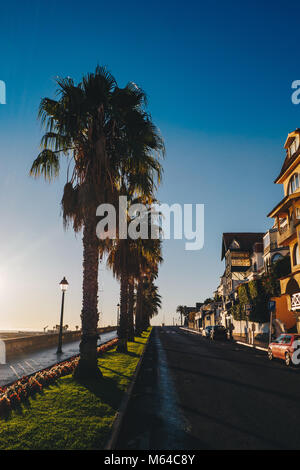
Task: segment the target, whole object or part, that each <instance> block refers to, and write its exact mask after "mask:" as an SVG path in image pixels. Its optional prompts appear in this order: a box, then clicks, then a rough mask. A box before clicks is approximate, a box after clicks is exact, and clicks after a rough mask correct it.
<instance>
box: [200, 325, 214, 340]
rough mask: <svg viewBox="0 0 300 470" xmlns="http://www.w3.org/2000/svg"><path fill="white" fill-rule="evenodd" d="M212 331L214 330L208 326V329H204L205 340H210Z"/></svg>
mask: <svg viewBox="0 0 300 470" xmlns="http://www.w3.org/2000/svg"><path fill="white" fill-rule="evenodd" d="M211 329H212V326H207V327H206V328H203V330H202V336H204V337H205V338H209V337H210V330H211Z"/></svg>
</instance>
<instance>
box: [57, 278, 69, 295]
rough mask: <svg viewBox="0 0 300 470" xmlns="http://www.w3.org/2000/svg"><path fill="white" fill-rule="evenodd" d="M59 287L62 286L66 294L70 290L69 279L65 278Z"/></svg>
mask: <svg viewBox="0 0 300 470" xmlns="http://www.w3.org/2000/svg"><path fill="white" fill-rule="evenodd" d="M59 285H60V288H61V290H62V291H63V292H66V290H67V289H68V286H69V283H68V281H67V279H66V278H65V277H64V278H63V280H62V281H60V283H59Z"/></svg>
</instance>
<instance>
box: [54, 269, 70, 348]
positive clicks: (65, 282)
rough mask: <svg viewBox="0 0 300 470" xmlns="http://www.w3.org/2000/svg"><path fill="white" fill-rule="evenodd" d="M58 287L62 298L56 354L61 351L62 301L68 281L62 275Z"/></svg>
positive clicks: (62, 300)
mask: <svg viewBox="0 0 300 470" xmlns="http://www.w3.org/2000/svg"><path fill="white" fill-rule="evenodd" d="M59 285H60V288H61V290H62V298H61V311H60V325H59V335H58V346H57V352H56V353H57V354H61V353H62V349H61V347H62V330H63V318H64V303H65V292H66V291H67V289H68V285H69V283H68V281H67V279H66V278H65V277H64V278H63V280H62V281H60V283H59Z"/></svg>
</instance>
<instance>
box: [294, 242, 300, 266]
mask: <svg viewBox="0 0 300 470" xmlns="http://www.w3.org/2000/svg"><path fill="white" fill-rule="evenodd" d="M297 264H300V256H299V248H298V243H296V245H295V246H294V249H293V265H294V266H296V265H297Z"/></svg>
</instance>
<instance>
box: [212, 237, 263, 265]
mask: <svg viewBox="0 0 300 470" xmlns="http://www.w3.org/2000/svg"><path fill="white" fill-rule="evenodd" d="M263 236H264V233H263V232H232V233H223V237H222V255H221V260H223V258H224V256H225V253H226V251H227V250H228V249H229V247H230V245H231V244H232V242H233V241H236V242H237V243H238V245H239V248H237V249H238V250H240V251H250V252H252V251H253V246H254V244H255V243H263Z"/></svg>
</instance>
